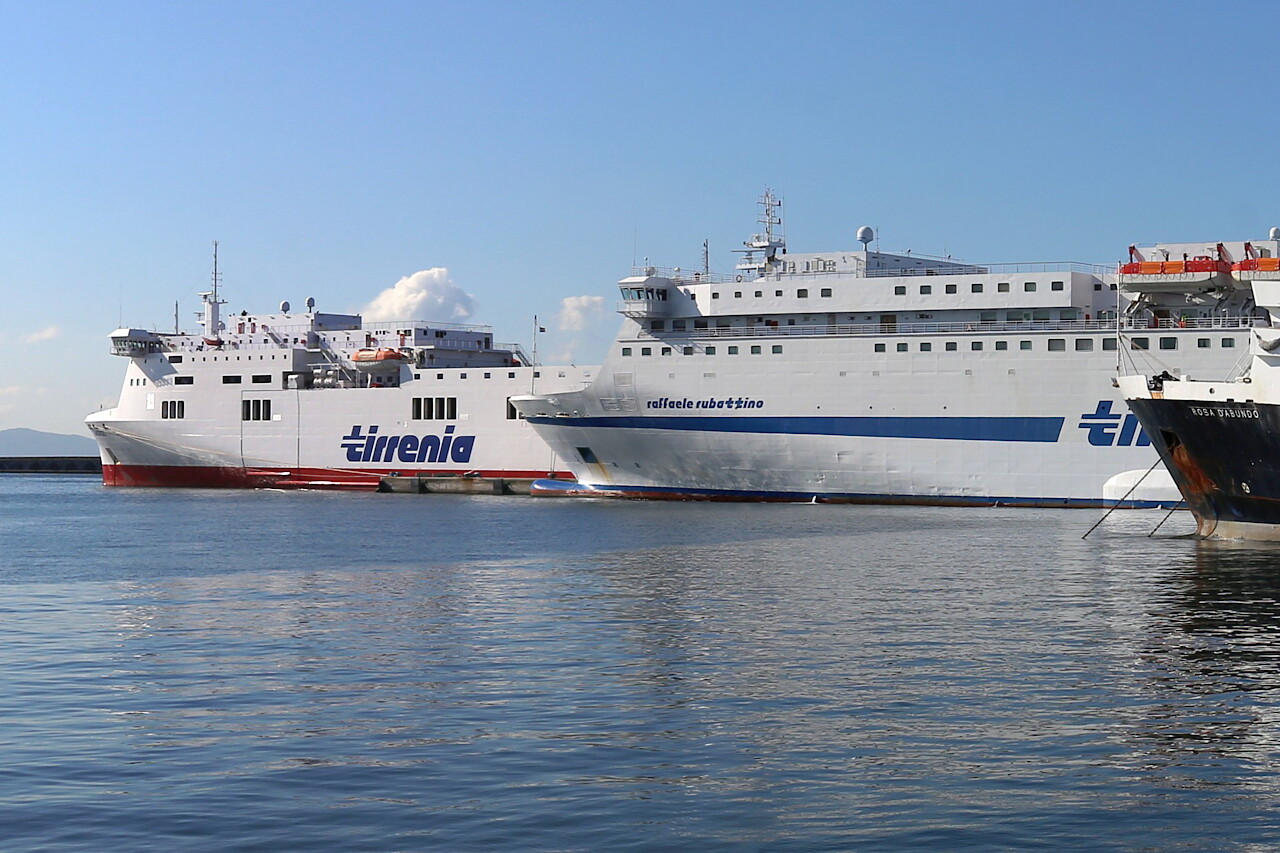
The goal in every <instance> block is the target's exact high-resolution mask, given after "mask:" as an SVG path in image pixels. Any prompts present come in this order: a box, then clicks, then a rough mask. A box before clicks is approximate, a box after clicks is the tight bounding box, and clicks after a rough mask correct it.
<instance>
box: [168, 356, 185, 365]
mask: <svg viewBox="0 0 1280 853" xmlns="http://www.w3.org/2000/svg"><path fill="white" fill-rule="evenodd" d="M169 363H170V364H182V356H180V355H171V356H169Z"/></svg>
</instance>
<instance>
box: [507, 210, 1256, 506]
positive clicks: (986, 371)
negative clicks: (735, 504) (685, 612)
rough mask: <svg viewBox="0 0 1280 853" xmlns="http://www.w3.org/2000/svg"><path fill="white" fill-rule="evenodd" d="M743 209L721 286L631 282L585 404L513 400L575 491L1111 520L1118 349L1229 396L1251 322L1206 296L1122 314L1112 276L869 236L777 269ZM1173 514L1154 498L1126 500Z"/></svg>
mask: <svg viewBox="0 0 1280 853" xmlns="http://www.w3.org/2000/svg"><path fill="white" fill-rule="evenodd" d="M760 204H761V209H762V214H761V216H760V220H759V221H760V222H761V223H762V224H763V225H764V226H765V227H764V228H763V229H762V233H760V234H757V235H754V236H753V237H752V238H751V239H750V240H748V241H746V243H745V247H746V248H745V258H744V259H743V261H742V262H740V263H739V264H738V265H737V268H736V269H735V271H734V272H733V273H731V274H728V275H717V274H711V273H709V272H706V271H705V270H704V271H702V272H695V273H690V272H688V271H684V270H679V269H661V268H658V267H654V266H646V267H642V268H639V269H636V270H635V271H634V272H633V274H632V275H630V276H628V277H626V278H624V279H622V280H621V281H620V282H619V288H620V292H621V297H622V300H621V303H620V305H619V312H620V313H621V314H622V316H623V320H622V326H621V329H620V330H619V333H618V336H617V339H616V341H615V342H614V344H613V345H612V347H611V349H610V351H609V353H608V355H607V357H606V359H605V362H604V364H603V366H602V367H601V369H600V371H599V374H598V375H597V376H596V378H595V379H594V381H593V382H592V383H591V385H589V386H588V387H586V388H584V389H582V390H578V391H572V392H548V393H540V394H537V395H530V396H525V397H519V398H516V399H514V400H513V403H514V404H515V406H516V407H517V408H518V409H519V410H520V411H521V412H522V413H524V414H525V415H526V416H527V418H528V420H529V422H530V423H531V424H532V425H533V426H534V428H535V429H537V430H538V431H539V433H541V434H542V435H543V436H544V437H545V438H546V440H547V442H548V443H549V444H550V445H551V447H552V448H553V449H554V450H555V451H556V452H557V454H559V456H560V458H562V459H563V460H564V461H565V463H566V465H567V466H568V467H569V468H570V469H571V471H572V472H573V474H574V475H575V478H576V480H577V485H576V486H574V487H573V488H575V489H577V490H580V491H587V492H591V493H595V494H613V495H625V496H640V497H676V498H711V499H715V498H729V499H765V500H768V499H780V500H845V501H873V502H907V503H936V504H985V505H989V504H1010V505H1031V506H1064V505H1075V506H1093V505H1103V504H1108V503H1114V502H1115V500H1116V499H1117V498H1119V497H1120V496H1122V495H1124V494H1125V493H1127V492H1128V486H1127V484H1129V483H1130V482H1131V481H1132V479H1133V477H1134V474H1133V473H1132V472H1135V471H1136V472H1139V473H1140V472H1142V471H1145V470H1146V469H1148V468H1149V467H1150V465H1151V463H1152V462H1153V461H1154V460H1155V454H1154V452H1153V451H1152V450H1151V448H1150V447H1149V441H1148V439H1147V436H1146V435H1145V434H1144V433H1143V432H1142V431H1141V430H1140V429H1139V425H1138V423H1137V420H1136V419H1135V418H1134V416H1133V415H1132V414H1131V413H1129V412H1128V411H1127V409H1126V407H1125V405H1124V402H1123V399H1122V398H1121V396H1120V395H1119V393H1118V392H1117V391H1116V390H1115V389H1114V387H1113V382H1112V380H1113V379H1114V377H1115V375H1116V372H1117V364H1118V362H1119V361H1120V356H1121V353H1120V352H1119V348H1120V346H1121V344H1120V340H1121V339H1120V338H1119V337H1118V336H1117V332H1118V330H1126V331H1128V332H1130V333H1131V334H1130V335H1129V337H1128V338H1127V341H1126V343H1124V345H1123V346H1124V347H1126V348H1127V349H1128V351H1127V352H1125V353H1124V355H1125V356H1126V357H1128V358H1130V359H1136V360H1138V361H1141V362H1142V363H1144V364H1150V365H1152V366H1158V365H1162V364H1165V363H1170V362H1173V361H1181V362H1183V363H1184V364H1185V365H1186V367H1187V369H1188V370H1190V371H1194V372H1198V373H1202V374H1206V375H1213V376H1227V375H1229V374H1231V373H1232V371H1233V370H1236V369H1238V367H1239V366H1240V363H1241V356H1242V355H1243V354H1244V353H1245V352H1246V345H1247V341H1248V338H1249V328H1250V327H1251V326H1252V324H1253V323H1254V321H1255V315H1256V313H1257V312H1256V310H1255V308H1254V306H1253V304H1252V301H1251V297H1250V295H1249V294H1248V292H1247V290H1243V289H1241V290H1237V289H1233V288H1217V287H1215V286H1214V285H1213V283H1212V282H1195V281H1187V282H1185V283H1184V286H1183V289H1182V291H1181V292H1179V293H1178V294H1176V298H1175V297H1174V295H1173V294H1169V293H1166V294H1161V295H1159V296H1157V297H1148V296H1146V295H1144V293H1143V292H1142V291H1141V290H1134V291H1131V292H1128V293H1122V292H1120V290H1119V289H1118V287H1119V276H1118V275H1117V269H1116V267H1114V266H1111V267H1107V266H1098V265H1090V264H1079V263H1066V262H1050V263H1022V264H970V263H964V262H961V261H958V260H954V259H952V258H949V257H928V256H921V255H917V254H914V253H886V252H881V251H878V250H875V249H872V248H871V245H870V244H871V243H872V242H873V241H874V235H873V234H872V232H871V229H869V228H863V229H860V230H859V232H858V240H859V242H861V243H862V247H861V248H860V249H856V250H847V251H838V252H817V253H802V254H792V253H789V252H788V251H787V248H786V245H785V241H784V240H783V239H782V238H781V237H780V236H779V235H778V232H777V231H776V230H775V226H777V225H779V224H780V222H781V216H780V215H779V202H778V200H777V199H776V198H775V197H774V196H773V195H772V194H771V193H769V192H768V191H766V193H765V195H764V197H763V198H762V199H761V200H760ZM1200 249H1203V246H1198V247H1197V252H1196V254H1197V255H1198V254H1200V251H1199V250H1200ZM1135 251H1138V250H1135ZM1148 251H1152V252H1156V251H1161V247H1150V248H1149V249H1148ZM1170 253H1171V254H1172V249H1171V250H1170ZM1162 257H1163V255H1162ZM1139 262H1141V261H1139ZM1184 273H1185V268H1184ZM1170 274H1172V273H1170ZM1197 274H1198V273H1197ZM1151 275H1165V273H1164V271H1163V269H1162V270H1160V271H1153V272H1152V273H1151ZM1134 284H1136V282H1134ZM542 486H543V487H544V488H546V489H552V488H555V487H556V486H555V484H542ZM1174 500H1176V493H1175V492H1174V490H1173V489H1172V488H1168V489H1165V490H1163V491H1159V490H1157V491H1156V492H1154V493H1153V492H1152V491H1151V490H1150V489H1148V490H1147V491H1145V492H1136V493H1135V494H1134V495H1132V496H1131V501H1133V502H1134V503H1135V504H1137V505H1144V504H1150V503H1165V502H1171V501H1174Z"/></svg>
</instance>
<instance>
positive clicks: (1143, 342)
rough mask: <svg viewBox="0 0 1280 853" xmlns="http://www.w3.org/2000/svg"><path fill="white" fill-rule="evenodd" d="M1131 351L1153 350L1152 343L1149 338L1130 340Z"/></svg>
mask: <svg viewBox="0 0 1280 853" xmlns="http://www.w3.org/2000/svg"><path fill="white" fill-rule="evenodd" d="M1129 348H1130V349H1151V341H1150V340H1148V339H1147V338H1130V339H1129Z"/></svg>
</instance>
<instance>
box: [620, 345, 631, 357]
mask: <svg viewBox="0 0 1280 853" xmlns="http://www.w3.org/2000/svg"><path fill="white" fill-rule="evenodd" d="M622 354H623V355H624V356H625V355H631V347H623V348H622Z"/></svg>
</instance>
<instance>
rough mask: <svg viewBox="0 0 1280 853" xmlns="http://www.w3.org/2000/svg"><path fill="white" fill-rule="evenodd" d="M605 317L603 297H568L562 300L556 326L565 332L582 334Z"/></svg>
mask: <svg viewBox="0 0 1280 853" xmlns="http://www.w3.org/2000/svg"><path fill="white" fill-rule="evenodd" d="M603 317H604V297H603V296H566V297H565V298H564V299H562V300H560V313H559V314H557V315H556V325H557V326H558V327H559V328H560V330H561V331H563V332H581V331H582V330H583V329H586V328H587V327H588V326H589V325H590V324H591V323H592V322H593V321H596V320H600V319H601V318H603Z"/></svg>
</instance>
